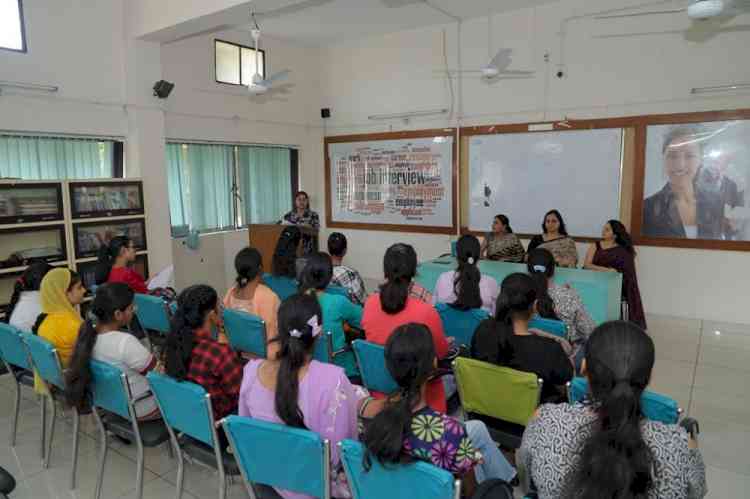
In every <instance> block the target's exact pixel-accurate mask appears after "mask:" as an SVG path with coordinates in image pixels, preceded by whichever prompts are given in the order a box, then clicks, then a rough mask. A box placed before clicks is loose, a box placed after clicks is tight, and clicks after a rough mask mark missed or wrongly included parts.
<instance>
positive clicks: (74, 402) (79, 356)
mask: <svg viewBox="0 0 750 499" xmlns="http://www.w3.org/2000/svg"><path fill="white" fill-rule="evenodd" d="M96 337H97V332H96V323H95V319H94V318H93V317H91V316H90V317H88V318H87V319H86V321H85V322H84V323H83V324H81V328H80V329H79V331H78V338H77V339H76V345H75V349H74V350H73V356H72V357H71V359H70V367H69V368H68V370H67V371H66V373H65V387H66V389H65V402H66V403H67V404H68V405H69V406H71V407H74V408H76V409H78V410H79V411H82V410H85V409H86V407H87V405H88V400H87V398H88V389H89V384H90V383H91V368H90V362H91V355H92V353H93V351H94V345H96Z"/></svg>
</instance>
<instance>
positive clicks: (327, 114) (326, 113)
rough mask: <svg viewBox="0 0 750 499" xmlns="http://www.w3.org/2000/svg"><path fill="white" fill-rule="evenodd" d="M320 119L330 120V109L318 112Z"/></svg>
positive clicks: (325, 108) (326, 108)
mask: <svg viewBox="0 0 750 499" xmlns="http://www.w3.org/2000/svg"><path fill="white" fill-rule="evenodd" d="M320 117H321V118H323V119H326V118H330V117H331V108H329V107H324V108H323V109H321V110H320Z"/></svg>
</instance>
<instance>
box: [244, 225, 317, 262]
mask: <svg viewBox="0 0 750 499" xmlns="http://www.w3.org/2000/svg"><path fill="white" fill-rule="evenodd" d="M285 227H288V226H287V225H282V224H250V226H249V227H248V232H249V233H250V246H252V247H253V248H255V249H257V250H258V251H260V254H261V255H263V272H269V273H270V272H271V268H272V265H271V262H273V252H274V250H275V249H276V243H277V242H278V240H279V236H280V235H281V232H282V231H283V230H284V228H285ZM296 227H297V228H298V229H299V230H300V232H302V234H303V235H307V236H310V237H312V239H313V248H315V251H317V250H318V231H317V230H316V229H312V228H310V227H305V226H302V225H297V226H296ZM301 252H302V241H300V246H299V248H298V249H297V254H298V255H301V254H302V253H301Z"/></svg>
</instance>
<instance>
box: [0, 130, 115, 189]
mask: <svg viewBox="0 0 750 499" xmlns="http://www.w3.org/2000/svg"><path fill="white" fill-rule="evenodd" d="M122 176H123V143H122V142H119V141H114V140H103V139H93V138H92V139H79V138H64V137H48V136H27V135H0V178H18V179H22V180H66V179H91V178H116V177H122Z"/></svg>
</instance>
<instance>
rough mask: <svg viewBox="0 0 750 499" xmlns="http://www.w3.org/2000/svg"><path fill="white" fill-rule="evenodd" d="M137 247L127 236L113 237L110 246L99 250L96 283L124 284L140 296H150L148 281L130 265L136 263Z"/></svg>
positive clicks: (103, 245) (103, 246)
mask: <svg viewBox="0 0 750 499" xmlns="http://www.w3.org/2000/svg"><path fill="white" fill-rule="evenodd" d="M135 251H136V250H135V245H134V244H133V240H132V239H130V238H129V237H127V236H117V237H113V238H112V240H111V241H110V242H109V244H102V246H101V247H100V248H99V261H98V262H97V266H96V274H95V277H94V278H95V282H96V284H97V285H101V284H104V283H105V282H124V283H125V284H127V285H128V286H130V288H131V289H132V290H133V291H134V292H136V293H140V294H144V295H145V294H148V286H146V280H145V279H144V278H143V276H142V275H141V274H139V273H138V272H136V271H135V270H134V269H133V268H132V267H131V266H130V265H131V264H132V263H133V262H134V261H135V256H136V255H135Z"/></svg>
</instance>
